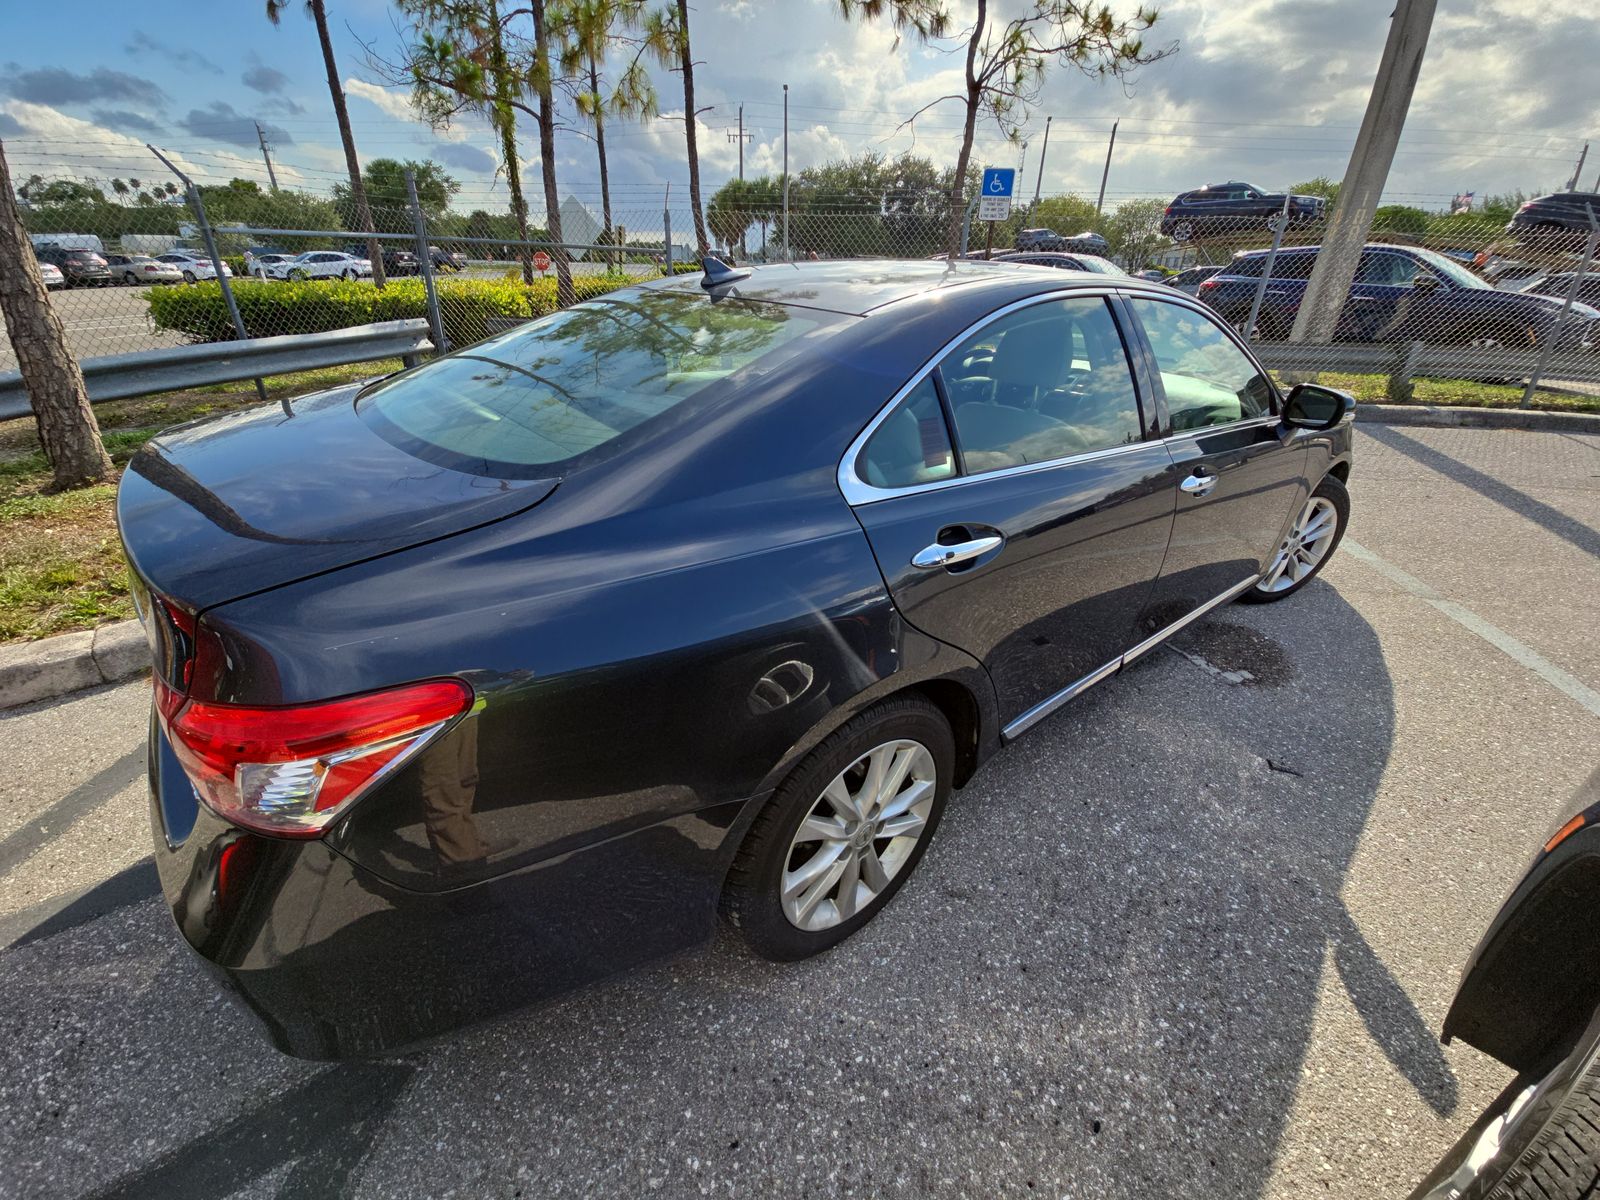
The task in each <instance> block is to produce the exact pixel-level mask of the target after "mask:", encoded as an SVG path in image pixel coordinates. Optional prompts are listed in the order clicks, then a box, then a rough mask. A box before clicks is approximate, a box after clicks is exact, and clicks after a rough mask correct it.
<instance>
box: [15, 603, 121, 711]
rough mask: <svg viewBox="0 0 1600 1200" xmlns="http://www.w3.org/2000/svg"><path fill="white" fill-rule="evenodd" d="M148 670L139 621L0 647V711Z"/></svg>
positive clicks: (119, 622) (115, 680)
mask: <svg viewBox="0 0 1600 1200" xmlns="http://www.w3.org/2000/svg"><path fill="white" fill-rule="evenodd" d="M149 669H150V648H149V646H147V645H146V644H145V640H144V630H143V629H141V628H140V627H139V622H137V621H118V622H116V623H115V624H112V625H102V626H101V627H100V628H99V629H92V630H84V631H83V632H82V633H63V634H61V635H59V636H57V637H49V638H41V639H40V640H39V641H37V642H23V643H22V644H20V645H16V646H0V710H4V709H8V708H16V707H17V706H18V705H19V704H32V703H34V702H35V701H38V700H53V699H55V698H56V697H57V696H65V695H66V694H68V693H69V692H76V691H79V690H81V689H82V688H91V687H99V686H100V685H101V684H105V683H120V682H121V681H122V680H124V679H132V678H133V677H134V676H135V675H142V674H144V672H146V671H148V670H149Z"/></svg>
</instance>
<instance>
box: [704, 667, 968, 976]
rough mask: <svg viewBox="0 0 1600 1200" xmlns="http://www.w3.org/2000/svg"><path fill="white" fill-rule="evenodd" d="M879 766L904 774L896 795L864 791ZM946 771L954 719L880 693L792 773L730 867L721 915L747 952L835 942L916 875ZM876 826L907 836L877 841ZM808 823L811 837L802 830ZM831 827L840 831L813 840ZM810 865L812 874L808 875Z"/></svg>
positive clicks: (798, 949)
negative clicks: (813, 833) (787, 892)
mask: <svg viewBox="0 0 1600 1200" xmlns="http://www.w3.org/2000/svg"><path fill="white" fill-rule="evenodd" d="M902 756H903V762H904V767H903V769H901V768H902ZM875 770H877V771H880V772H881V774H880V775H879V778H880V780H883V781H884V782H889V780H885V779H884V775H887V774H889V773H890V772H895V771H898V772H899V773H900V774H901V776H902V778H901V782H900V786H899V787H898V789H896V791H895V792H894V794H893V795H889V796H884V795H878V796H865V795H864V793H866V792H867V790H868V787H869V780H870V779H871V777H872V773H873V772H874V771H875ZM954 772H955V738H954V736H953V735H952V734H951V732H950V724H949V722H948V721H946V720H945V718H944V714H943V713H941V712H940V711H939V710H938V709H937V708H936V707H935V706H934V705H933V704H931V703H930V702H929V701H927V700H926V699H923V698H922V697H920V696H905V697H900V698H897V699H893V700H888V701H885V702H884V703H882V704H879V705H876V706H875V707H873V708H870V709H868V710H867V711H866V712H864V713H861V714H860V715H858V716H856V717H854V718H852V719H851V720H850V721H848V722H847V723H846V724H845V725H844V726H843V727H841V728H840V729H838V730H836V731H835V732H834V733H833V734H832V735H830V736H829V737H828V738H827V739H826V740H824V741H823V742H822V744H821V745H819V746H818V747H816V749H814V750H812V751H811V753H810V754H808V755H807V756H806V757H805V759H804V760H803V761H802V762H801V763H800V764H799V765H798V766H797V767H796V768H795V769H794V770H793V771H792V772H790V774H789V777H788V778H787V779H785V780H784V782H783V783H782V784H781V785H780V786H779V787H778V789H777V790H776V791H775V792H774V793H773V794H772V797H771V799H769V800H768V801H767V803H766V805H765V806H764V807H763V808H762V810H761V812H760V814H759V815H758V816H757V817H756V819H755V823H754V824H753V825H752V826H751V827H750V832H749V833H748V834H746V835H745V839H744V842H743V843H742V844H741V845H740V847H739V852H738V854H737V855H736V857H735V858H734V861H733V865H732V867H731V868H730V869H729V872H728V882H727V886H726V888H725V889H724V891H723V896H722V912H723V915H724V917H725V918H726V919H727V921H728V922H729V924H731V925H732V926H733V927H734V928H735V929H737V930H738V932H739V934H740V936H741V937H742V938H743V939H744V941H745V943H746V944H747V945H748V946H749V947H750V949H751V950H753V951H754V952H755V953H757V954H759V955H761V956H762V957H763V958H768V959H771V960H772V961H774V962H793V961H795V960H798V959H802V958H809V957H810V956H811V955H813V954H818V953H821V952H822V951H824V950H826V949H828V948H829V947H831V946H834V945H837V944H838V943H839V942H842V941H843V940H844V939H845V938H847V937H849V936H850V935H851V934H853V933H855V932H856V930H858V929H860V928H861V927H862V926H863V925H865V924H866V923H867V922H868V921H870V920H872V918H873V917H875V916H877V915H878V913H879V912H880V911H882V909H883V908H884V906H885V905H887V904H888V903H889V901H890V900H892V899H893V898H894V896H895V893H896V892H898V891H899V890H900V888H901V887H902V886H903V885H904V884H905V881H906V880H907V879H908V878H909V877H910V876H911V873H912V872H913V871H914V870H916V867H917V864H918V863H919V862H920V861H921V859H922V854H923V852H924V851H925V850H926V849H927V846H928V842H929V841H930V840H932V838H933V834H934V831H935V829H937V827H938V824H939V817H940V814H941V813H943V811H944V805H945V801H946V799H947V798H948V797H949V794H950V789H951V785H952V779H953V776H954ZM930 784H931V787H930V786H929V785H930ZM914 796H915V797H920V798H918V799H915V800H913V799H912V798H913V797H914ZM833 797H840V799H834V798H833ZM858 800H862V801H864V802H863V803H857V801H858ZM851 811H855V812H856V813H858V814H859V816H860V818H861V819H852V818H851V817H850V816H849V815H847V814H848V813H849V812H851ZM883 814H887V815H886V816H885V815H883ZM886 821H887V825H886V824H885V822H886ZM802 827H806V830H805V832H803V831H802ZM884 828H890V829H896V828H898V829H899V830H902V831H903V832H899V833H891V834H889V835H887V836H885V835H884V834H883V829H884ZM813 830H814V831H817V832H818V833H819V836H817V837H808V836H806V834H807V833H809V832H811V831H813ZM834 831H836V832H838V833H839V834H840V835H841V836H840V837H839V838H837V839H829V838H825V837H823V836H820V834H821V833H823V832H834ZM813 846H814V847H815V849H810V847H813ZM825 856H827V857H826V858H825ZM824 859H825V862H826V864H827V865H825V866H821V865H820V864H822V863H823V861H824ZM814 864H818V865H814ZM839 864H842V866H839ZM819 866H820V869H819ZM835 866H839V869H838V870H837V871H836V870H834V867H835ZM808 869H811V870H813V871H815V872H816V874H815V875H813V876H811V877H810V880H809V881H808V877H807V876H806V874H805V872H806V871H807V870H808ZM830 877H831V879H830ZM874 877H875V878H874ZM852 881H853V882H852ZM786 883H787V885H788V887H789V889H790V895H789V898H788V900H787V901H786V900H785V885H786ZM863 888H865V894H863V891H862V889H863ZM797 918H798V920H799V921H803V922H804V923H805V927H802V924H800V923H797Z"/></svg>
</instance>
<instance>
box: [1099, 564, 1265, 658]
mask: <svg viewBox="0 0 1600 1200" xmlns="http://www.w3.org/2000/svg"><path fill="white" fill-rule="evenodd" d="M1260 579H1261V575H1260V573H1259V572H1258V573H1257V574H1255V575H1252V576H1250V578H1249V579H1244V580H1241V581H1240V582H1238V583H1236V584H1234V585H1233V586H1232V587H1231V588H1229V589H1228V590H1227V591H1225V592H1223V593H1222V595H1220V596H1213V597H1212V598H1211V599H1210V600H1207V601H1206V602H1205V603H1204V604H1202V605H1200V607H1199V608H1192V609H1190V610H1189V611H1188V612H1186V613H1184V614H1183V616H1181V617H1179V618H1178V619H1177V620H1176V621H1174V622H1173V623H1172V624H1171V625H1167V626H1165V627H1163V628H1162V629H1159V630H1157V631H1156V632H1155V633H1153V634H1151V635H1150V636H1149V637H1147V638H1145V640H1144V641H1142V642H1140V643H1139V644H1138V645H1137V646H1135V647H1134V648H1133V649H1132V650H1129V651H1128V652H1127V653H1126V654H1124V655H1123V656H1122V665H1123V666H1127V665H1128V664H1129V663H1131V662H1132V661H1133V660H1134V659H1136V658H1138V657H1139V656H1140V655H1141V654H1143V653H1145V652H1146V651H1147V650H1154V649H1155V648H1156V647H1157V646H1159V645H1160V644H1161V643H1162V642H1164V641H1166V640H1167V639H1168V638H1169V637H1171V636H1172V635H1173V634H1175V633H1177V632H1178V630H1180V629H1182V628H1183V627H1184V626H1185V625H1191V624H1193V623H1194V622H1195V621H1198V620H1199V619H1200V618H1201V617H1203V616H1205V615H1206V614H1207V613H1208V612H1210V611H1211V610H1212V609H1213V608H1220V607H1221V606H1222V605H1224V604H1226V603H1227V602H1228V601H1229V600H1232V599H1233V598H1234V597H1235V596H1237V595H1239V594H1240V593H1242V592H1247V591H1249V590H1250V589H1251V588H1253V587H1255V585H1256V583H1257V582H1258V581H1259V580H1260Z"/></svg>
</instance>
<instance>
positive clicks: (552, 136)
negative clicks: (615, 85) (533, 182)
mask: <svg viewBox="0 0 1600 1200" xmlns="http://www.w3.org/2000/svg"><path fill="white" fill-rule="evenodd" d="M544 5H545V0H532V4H531V8H532V14H533V54H534V75H535V76H536V83H537V90H538V94H539V167H540V169H541V171H542V172H543V174H544V215H545V225H546V227H547V228H548V229H549V231H550V240H551V241H552V242H554V243H556V244H555V245H554V246H552V247H551V250H550V257H551V258H553V259H555V263H556V303H557V304H559V305H560V306H561V307H563V308H565V307H566V306H567V305H569V304H572V303H574V302H576V300H577V293H576V292H574V291H573V289H572V263H571V261H570V260H569V259H568V258H567V248H566V247H565V246H563V245H561V244H560V243H561V242H562V240H563V239H562V236H561V198H560V193H559V192H558V191H557V189H556V111H555V102H554V100H553V99H552V98H551V96H550V48H549V42H548V41H547V39H546V37H545V27H544Z"/></svg>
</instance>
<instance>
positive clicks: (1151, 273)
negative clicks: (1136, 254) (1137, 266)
mask: <svg viewBox="0 0 1600 1200" xmlns="http://www.w3.org/2000/svg"><path fill="white" fill-rule="evenodd" d="M1133 277H1134V278H1135V279H1143V280H1145V281H1146V282H1148V283H1165V282H1166V281H1167V273H1166V272H1165V271H1158V270H1157V269H1156V268H1154V267H1146V268H1145V269H1144V270H1142V271H1135V272H1133Z"/></svg>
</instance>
